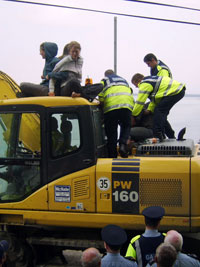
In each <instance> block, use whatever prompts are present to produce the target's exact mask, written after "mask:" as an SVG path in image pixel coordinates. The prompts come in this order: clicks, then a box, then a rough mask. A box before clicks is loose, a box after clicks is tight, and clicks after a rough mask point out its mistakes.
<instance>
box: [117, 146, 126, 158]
mask: <svg viewBox="0 0 200 267" xmlns="http://www.w3.org/2000/svg"><path fill="white" fill-rule="evenodd" d="M119 154H120V156H121V157H122V158H128V151H127V150H126V145H124V144H121V145H120V147H119Z"/></svg>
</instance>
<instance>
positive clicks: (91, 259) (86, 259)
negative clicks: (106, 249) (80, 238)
mask: <svg viewBox="0 0 200 267" xmlns="http://www.w3.org/2000/svg"><path fill="white" fill-rule="evenodd" d="M81 264H82V266H83V267H99V266H101V254H100V252H99V251H98V249H96V248H88V249H86V250H84V251H83V254H82V257H81Z"/></svg>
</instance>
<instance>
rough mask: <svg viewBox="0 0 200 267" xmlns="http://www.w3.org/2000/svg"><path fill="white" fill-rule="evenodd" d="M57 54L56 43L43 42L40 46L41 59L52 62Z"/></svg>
mask: <svg viewBox="0 0 200 267" xmlns="http://www.w3.org/2000/svg"><path fill="white" fill-rule="evenodd" d="M57 53H58V46H57V44H56V43H52V42H44V43H42V44H41V45H40V55H41V56H42V58H43V59H46V60H47V61H48V60H52V59H53V58H54V57H55V56H56V55H57Z"/></svg>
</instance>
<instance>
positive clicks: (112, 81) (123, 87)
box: [99, 74, 134, 113]
mask: <svg viewBox="0 0 200 267" xmlns="http://www.w3.org/2000/svg"><path fill="white" fill-rule="evenodd" d="M101 82H102V84H103V86H104V88H103V90H102V92H101V93H100V94H99V100H100V102H101V103H103V110H104V113H107V112H109V111H111V110H115V109H120V108H127V109H129V110H130V111H132V110H133V105H134V99H133V94H132V89H131V88H130V87H129V85H128V83H127V81H126V80H125V79H124V78H122V77H120V76H118V75H115V74H113V75H109V76H108V77H106V78H105V79H103V80H102V81H101Z"/></svg>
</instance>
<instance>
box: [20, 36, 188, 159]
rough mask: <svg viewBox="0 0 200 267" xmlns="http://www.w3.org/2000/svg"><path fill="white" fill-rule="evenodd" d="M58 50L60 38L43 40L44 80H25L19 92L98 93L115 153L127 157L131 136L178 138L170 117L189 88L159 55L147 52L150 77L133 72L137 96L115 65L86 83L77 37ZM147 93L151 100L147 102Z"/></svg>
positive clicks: (86, 95) (110, 148)
mask: <svg viewBox="0 0 200 267" xmlns="http://www.w3.org/2000/svg"><path fill="white" fill-rule="evenodd" d="M57 52H58V46H57V44H56V43H52V42H44V43H42V44H41V45H40V55H41V56H42V58H43V59H45V66H44V69H43V74H42V76H41V78H42V81H41V83H40V84H33V83H29V82H28V83H27V82H23V83H21V84H20V88H21V92H20V93H18V96H19V97H30V96H51V97H52V96H72V97H79V96H81V97H84V98H87V99H88V100H89V101H92V100H93V99H94V98H95V97H96V96H98V100H99V101H100V105H101V107H102V109H103V113H104V123H105V131H106V135H107V147H108V157H110V158H116V157H117V156H118V152H119V154H120V155H121V157H124V158H126V157H128V153H129V150H128V143H130V140H133V141H136V142H137V141H141V140H144V139H146V138H153V137H155V138H157V140H159V141H160V142H162V141H163V139H165V138H166V137H168V138H170V139H175V132H174V130H173V129H172V127H171V125H170V123H169V121H168V120H167V116H168V114H169V112H170V110H171V108H172V107H173V106H174V105H175V104H176V103H177V102H178V101H180V100H181V99H182V98H183V97H184V94H185V89H186V87H185V85H184V84H183V83H181V82H178V81H176V80H173V79H172V73H171V71H170V69H169V67H168V66H167V65H166V64H164V63H163V62H162V61H161V60H158V59H157V58H156V56H155V55H154V54H151V53H150V54H147V55H146V56H145V57H144V62H145V63H146V64H147V66H149V67H150V76H147V77H145V76H144V75H143V74H140V73H136V74H134V75H133V77H132V80H131V81H132V84H133V85H134V86H135V87H137V88H138V89H139V91H138V96H137V99H136V101H135V100H134V98H133V90H132V88H131V87H130V86H129V84H128V82H127V81H126V80H125V79H124V78H122V77H120V76H119V75H117V74H116V73H114V71H113V70H111V69H110V70H106V71H105V73H104V76H105V77H104V78H103V79H102V80H101V82H100V83H97V84H86V85H85V86H81V82H82V67H83V58H82V57H81V55H80V53H81V45H80V44H79V43H78V42H76V41H71V42H70V43H68V44H66V45H65V47H64V49H63V54H62V56H60V57H56V56H57ZM147 98H149V100H150V101H149V102H148V103H146V100H147ZM118 126H120V137H119V140H118ZM118 142H119V150H117V143H118Z"/></svg>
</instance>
